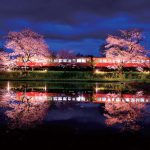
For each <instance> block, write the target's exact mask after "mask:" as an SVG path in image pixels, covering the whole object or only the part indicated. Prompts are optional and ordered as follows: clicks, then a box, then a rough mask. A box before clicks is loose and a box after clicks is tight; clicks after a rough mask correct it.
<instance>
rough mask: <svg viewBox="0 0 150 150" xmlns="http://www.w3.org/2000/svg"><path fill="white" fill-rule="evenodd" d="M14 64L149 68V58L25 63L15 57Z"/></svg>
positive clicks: (50, 59)
mask: <svg viewBox="0 0 150 150" xmlns="http://www.w3.org/2000/svg"><path fill="white" fill-rule="evenodd" d="M16 65H17V66H18V67H20V68H23V67H25V65H26V66H27V67H29V68H38V69H43V68H81V69H83V68H99V69H100V68H107V69H109V68H111V67H112V68H113V67H114V68H115V67H117V66H119V65H122V67H124V68H137V67H142V68H150V58H146V59H131V60H123V59H111V58H96V57H93V58H91V57H80V58H53V59H52V58H37V57H36V58H32V59H31V61H28V62H27V63H26V64H25V63H23V62H22V61H21V59H17V61H16Z"/></svg>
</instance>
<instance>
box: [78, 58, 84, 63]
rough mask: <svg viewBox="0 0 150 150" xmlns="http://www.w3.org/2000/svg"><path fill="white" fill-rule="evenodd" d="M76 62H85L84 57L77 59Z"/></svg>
mask: <svg viewBox="0 0 150 150" xmlns="http://www.w3.org/2000/svg"><path fill="white" fill-rule="evenodd" d="M77 62H78V63H85V62H86V59H77Z"/></svg>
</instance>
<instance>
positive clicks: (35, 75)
mask: <svg viewBox="0 0 150 150" xmlns="http://www.w3.org/2000/svg"><path fill="white" fill-rule="evenodd" d="M0 80H1V81H7V80H9V81H54V82H58V81H59V82H61V81H62V82H64V81H66V82H73V81H74V82H131V81H133V82H150V73H149V72H142V73H141V72H125V73H124V74H123V75H122V76H119V74H118V73H116V72H99V73H95V72H92V71H29V72H27V73H25V72H21V71H11V72H0Z"/></svg>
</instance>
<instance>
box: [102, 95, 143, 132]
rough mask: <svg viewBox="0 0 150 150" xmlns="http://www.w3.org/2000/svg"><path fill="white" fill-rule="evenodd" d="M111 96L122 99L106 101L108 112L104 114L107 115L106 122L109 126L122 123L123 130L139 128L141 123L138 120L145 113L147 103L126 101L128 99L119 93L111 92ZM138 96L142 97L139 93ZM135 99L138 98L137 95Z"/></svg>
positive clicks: (106, 110)
mask: <svg viewBox="0 0 150 150" xmlns="http://www.w3.org/2000/svg"><path fill="white" fill-rule="evenodd" d="M140 96H141V95H140ZM109 97H111V98H114V99H115V98H118V97H120V99H122V101H121V102H116V101H115V102H108V101H107V102H106V103H105V112H106V113H105V114H104V116H105V117H106V120H105V122H106V124H107V125H108V126H113V125H117V124H121V128H122V129H123V130H127V129H132V130H139V129H140V125H139V124H138V122H139V120H141V117H142V116H143V115H144V110H145V104H144V103H141V102H126V100H124V101H123V99H124V98H122V97H121V95H119V96H118V94H109ZM137 98H138V99H140V98H139V95H137ZM132 99H133V98H132ZM134 99H136V95H135V97H134Z"/></svg>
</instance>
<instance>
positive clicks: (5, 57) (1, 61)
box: [0, 48, 15, 71]
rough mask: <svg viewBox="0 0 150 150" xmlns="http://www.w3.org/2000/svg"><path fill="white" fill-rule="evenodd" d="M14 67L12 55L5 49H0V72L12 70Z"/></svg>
mask: <svg viewBox="0 0 150 150" xmlns="http://www.w3.org/2000/svg"><path fill="white" fill-rule="evenodd" d="M14 66H15V65H14V60H13V59H11V58H10V54H9V53H8V52H6V51H5V50H4V48H0V70H1V71H2V70H6V69H11V68H13V67H14Z"/></svg>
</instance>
